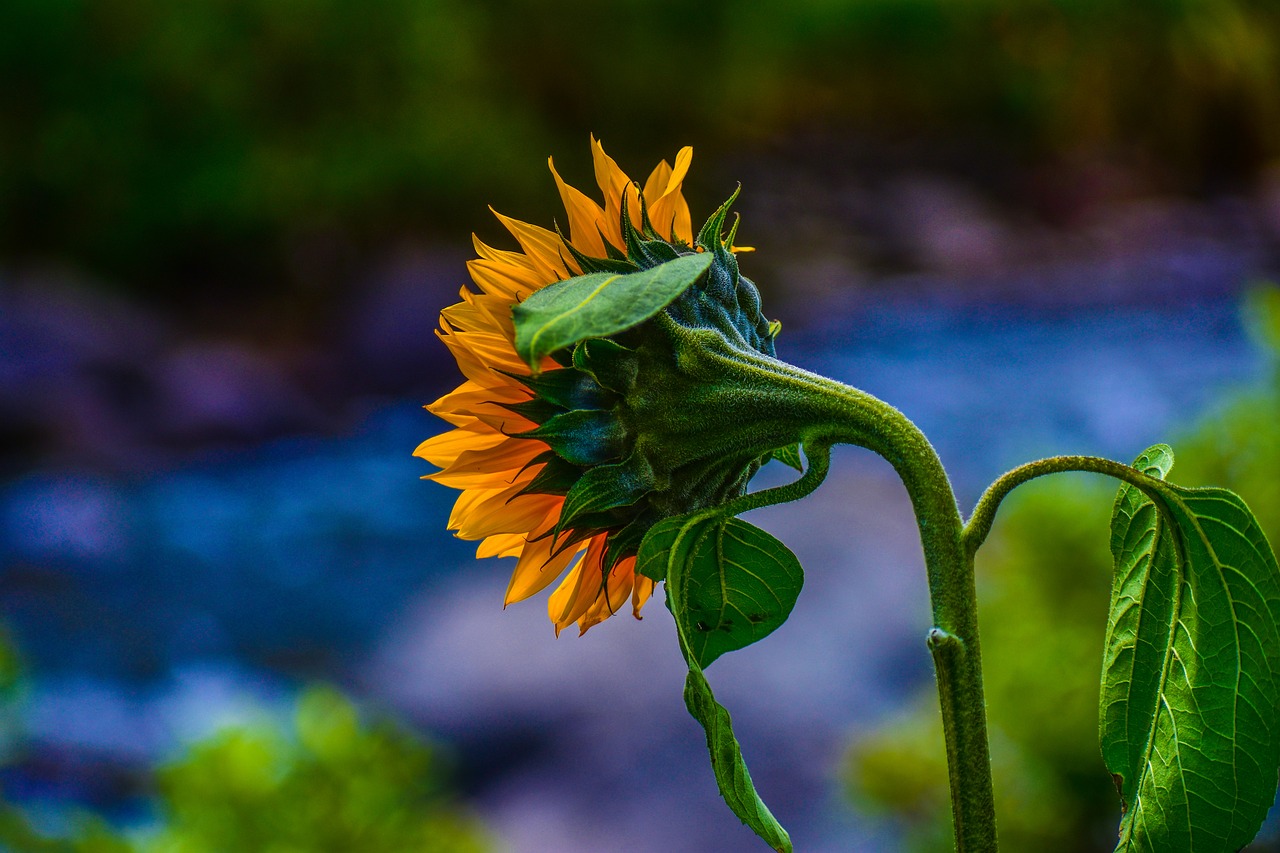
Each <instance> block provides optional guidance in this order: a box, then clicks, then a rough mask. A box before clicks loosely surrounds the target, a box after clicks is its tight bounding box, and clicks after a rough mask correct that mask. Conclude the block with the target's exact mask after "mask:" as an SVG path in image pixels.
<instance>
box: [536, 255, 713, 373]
mask: <svg viewBox="0 0 1280 853" xmlns="http://www.w3.org/2000/svg"><path fill="white" fill-rule="evenodd" d="M711 261H712V258H711V256H710V254H709V253H701V254H691V255H681V256H680V257H677V258H675V259H673V260H670V261H668V262H666V263H663V264H660V265H658V266H655V267H653V268H652V269H647V270H642V271H640V272H634V273H627V274H620V273H590V274H588V275H580V276H575V277H574V278H569V279H565V280H564V281H558V282H556V283H554V284H549V285H547V286H546V287H544V288H542V289H541V290H537V291H535V292H534V293H532V294H530V296H529V298H528V299H526V300H525V301H524V302H521V303H519V304H517V305H515V306H513V307H512V309H511V314H512V318H513V320H514V322H515V333H516V334H515V338H516V339H515V345H516V352H517V353H519V355H520V357H521V358H522V359H524V361H525V362H526V363H528V365H529V367H530V369H531V370H532V371H533V372H534V373H535V374H537V373H539V372H540V365H541V362H542V358H543V357H544V356H547V355H551V354H553V353H556V352H558V351H560V350H564V349H567V348H569V347H572V346H574V345H575V344H577V343H579V342H581V341H584V340H586V339H588V338H603V337H608V336H610V335H614V334H617V333H618V332H622V331H625V330H627V329H630V328H631V327H633V326H636V325H639V324H640V323H643V322H644V321H645V320H648V319H649V318H650V317H652V316H653V315H655V314H657V313H658V312H659V311H661V310H662V309H663V308H665V307H666V306H667V305H669V304H670V303H671V302H672V300H674V299H676V298H677V297H678V296H680V294H682V293H684V292H685V291H686V290H688V289H689V287H691V286H692V285H693V283H694V282H695V281H697V280H698V278H699V277H700V276H702V275H703V274H704V273H705V272H706V271H707V268H708V267H709V266H710V265H711Z"/></svg>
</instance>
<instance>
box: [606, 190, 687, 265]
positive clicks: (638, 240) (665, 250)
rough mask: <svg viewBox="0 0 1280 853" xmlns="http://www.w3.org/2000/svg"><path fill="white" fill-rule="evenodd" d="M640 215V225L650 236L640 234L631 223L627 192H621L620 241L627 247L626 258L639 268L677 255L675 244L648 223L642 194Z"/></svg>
mask: <svg viewBox="0 0 1280 853" xmlns="http://www.w3.org/2000/svg"><path fill="white" fill-rule="evenodd" d="M640 215H641V219H642V220H644V222H643V223H642V225H641V227H642V228H645V229H646V230H647V231H648V232H650V233H651V234H652V236H651V237H649V236H646V235H645V234H641V233H640V232H639V231H637V230H636V227H635V225H633V224H632V222H631V215H630V214H629V213H628V212H627V194H626V193H623V194H622V216H621V221H620V223H619V224H620V226H621V229H622V242H623V243H624V244H625V245H626V247H627V260H629V261H631V262H632V263H634V264H636V265H637V266H639V267H640V268H641V269H650V268H652V267H656V266H659V265H661V264H664V263H666V262H668V261H672V260H675V259H676V258H677V257H679V256H680V253H679V252H678V251H677V250H676V248H675V246H672V245H671V244H670V243H668V242H667V241H666V240H663V239H662V238H661V237H659V236H658V234H657V232H655V231H653V226H652V225H649V224H648V214H647V213H645V206H644V196H643V195H642V196H641V197H640Z"/></svg>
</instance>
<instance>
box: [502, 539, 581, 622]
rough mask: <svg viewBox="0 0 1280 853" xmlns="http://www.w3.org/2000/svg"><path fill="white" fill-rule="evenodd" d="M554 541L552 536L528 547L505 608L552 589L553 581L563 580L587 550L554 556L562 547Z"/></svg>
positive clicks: (567, 550) (513, 575)
mask: <svg viewBox="0 0 1280 853" xmlns="http://www.w3.org/2000/svg"><path fill="white" fill-rule="evenodd" d="M552 538H553V537H550V536H548V537H546V538H545V539H538V540H536V541H532V542H529V543H528V544H526V545H525V546H524V551H523V553H521V554H520V561H519V562H517V563H516V567H515V570H514V571H513V572H512V573H511V582H510V583H509V584H508V585H507V594H506V596H505V597H504V598H503V600H502V604H503V606H504V607H505V606H506V605H508V604H511V603H513V602H516V601H524V600H525V599H526V598H528V597H529V596H531V595H535V594H537V593H539V592H542V590H544V589H546V588H547V587H548V586H550V585H551V582H552V581H554V580H555V579H556V578H558V577H560V574H561V573H562V572H563V571H564V570H565V567H566V566H568V565H569V563H571V562H573V558H574V557H576V556H578V553H579V552H580V551H581V550H582V547H583V546H577V547H573V546H570V547H568V548H562V549H560V552H559V553H554V552H555V550H556V548H557V547H558V546H556V545H555V544H554V543H553V542H552V541H551V540H552Z"/></svg>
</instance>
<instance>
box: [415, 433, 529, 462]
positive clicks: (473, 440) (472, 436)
mask: <svg viewBox="0 0 1280 853" xmlns="http://www.w3.org/2000/svg"><path fill="white" fill-rule="evenodd" d="M506 440H507V437H506V436H505V435H503V434H502V433H500V432H498V431H496V430H493V429H490V428H489V427H487V426H482V425H478V424H477V425H475V426H471V427H463V428H461V429H451V430H449V431H448V432H445V433H441V434H440V435H437V436H433V437H432V438H428V439H427V440H426V441H424V442H422V444H419V445H418V447H417V449H416V450H414V451H413V455H414V456H417V457H419V458H421V459H425V460H427V461H428V462H430V463H431V464H432V465H436V466H438V467H440V468H443V467H445V466H446V465H451V464H453V461H454V460H455V459H457V458H458V457H459V456H461V455H462V454H463V453H466V452H467V451H468V450H483V449H485V448H487V447H493V446H495V445H498V444H501V443H502V442H504V441H506Z"/></svg>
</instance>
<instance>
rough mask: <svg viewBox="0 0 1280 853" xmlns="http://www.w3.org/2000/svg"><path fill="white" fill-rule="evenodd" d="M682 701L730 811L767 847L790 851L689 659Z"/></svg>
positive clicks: (725, 718) (729, 726) (728, 723)
mask: <svg viewBox="0 0 1280 853" xmlns="http://www.w3.org/2000/svg"><path fill="white" fill-rule="evenodd" d="M684 704H685V707H686V708H688V709H689V714H690V715H691V716H692V717H693V718H694V719H695V720H697V721H698V722H699V723H701V724H702V728H703V730H704V731H705V732H706V735H707V753H708V754H709V755H710V756H711V770H712V772H713V773H715V777H716V785H717V787H719V789H720V796H722V797H724V801H725V802H726V803H728V805H729V808H730V809H732V810H733V813H734V814H736V815H737V816H738V818H739V819H740V820H741V821H742V822H743V823H745V824H746V825H747V826H749V827H751V829H752V831H753V832H755V834H756V835H758V836H760V837H761V838H762V839H764V840H765V841H766V842H767V843H768V844H769V846H770V847H772V848H773V849H774V850H777V851H778V853H791V836H790V835H788V834H787V831H786V830H785V829H783V828H782V824H780V823H778V821H777V819H776V818H775V817H774V816H773V812H771V811H769V807H768V806H766V805H765V804H764V800H762V799H760V795H759V794H758V793H756V786H755V783H754V782H752V781H751V773H750V772H748V771H747V763H746V762H745V761H743V759H742V749H741V748H740V747H739V746H738V739H737V738H736V737H734V735H733V720H732V719H731V718H730V717H729V712H728V711H726V710H725V709H724V706H723V705H721V704H720V703H719V702H717V701H716V698H715V696H713V695H712V694H711V685H709V684H707V679H706V676H704V675H703V674H702V670H701V669H699V668H698V665H697V664H696V663H694V662H692V661H690V663H689V675H688V677H687V678H686V679H685V682H684Z"/></svg>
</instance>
